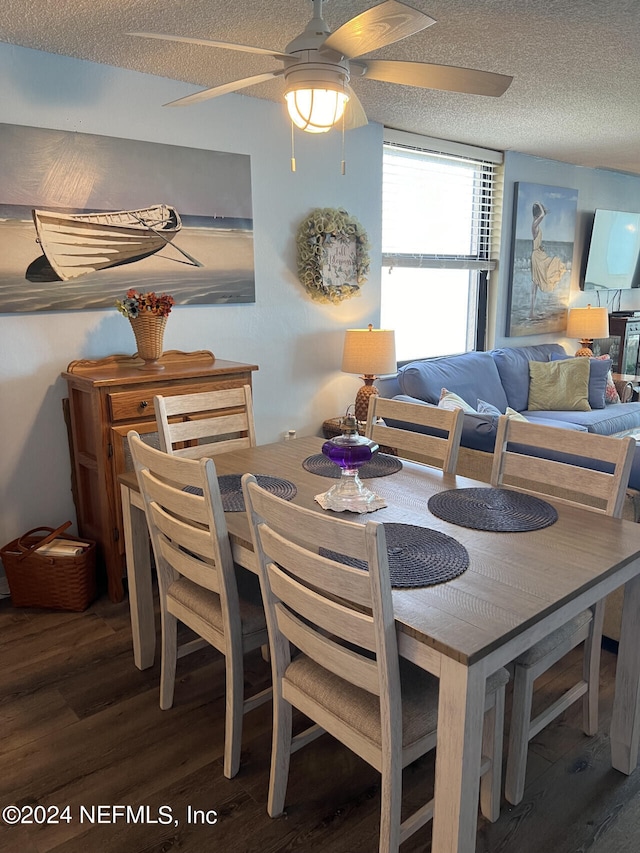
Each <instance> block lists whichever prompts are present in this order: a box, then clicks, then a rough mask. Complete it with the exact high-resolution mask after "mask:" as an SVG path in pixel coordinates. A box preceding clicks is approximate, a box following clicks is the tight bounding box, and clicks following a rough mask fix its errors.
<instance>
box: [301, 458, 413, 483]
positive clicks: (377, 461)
mask: <svg viewBox="0 0 640 853" xmlns="http://www.w3.org/2000/svg"><path fill="white" fill-rule="evenodd" d="M302 467H303V468H304V469H305V471H309V472H310V473H311V474H319V475H320V476H321V477H332V478H333V479H334V480H339V479H340V477H341V475H342V468H341V467H340V466H339V465H336V463H335V462H332V461H331V460H330V459H327V457H326V456H323V455H322V453H316V454H315V456H307V458H306V459H305V460H304V462H303V463H302ZM400 470H402V462H401V461H400V460H399V459H398V457H397V456H387V455H386V453H376V455H375V456H374V457H373V459H371V460H370V461H369V462H365V463H364V465H362V466H361V467H360V468H358V474H359V476H360V479H361V480H368V479H371V477H386V476H387V474H396V473H397V472H398V471H400Z"/></svg>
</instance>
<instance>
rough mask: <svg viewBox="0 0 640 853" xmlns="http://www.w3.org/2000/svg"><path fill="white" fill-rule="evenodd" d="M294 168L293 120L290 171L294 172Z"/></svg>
mask: <svg viewBox="0 0 640 853" xmlns="http://www.w3.org/2000/svg"><path fill="white" fill-rule="evenodd" d="M295 170H296V149H295V142H294V137H293V122H291V171H292V172H295Z"/></svg>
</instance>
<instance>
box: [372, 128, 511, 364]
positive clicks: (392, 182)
mask: <svg viewBox="0 0 640 853" xmlns="http://www.w3.org/2000/svg"><path fill="white" fill-rule="evenodd" d="M501 164H502V154H501V153H500V152H496V151H487V150H486V149H482V148H474V147H471V146H467V145H462V144H460V143H454V142H444V141H442V140H435V139H428V138H425V137H421V136H415V135H413V134H409V133H404V132H401V131H392V130H385V144H384V151H383V195H382V282H381V285H382V286H381V322H382V325H383V326H384V327H385V328H389V329H395V332H396V353H397V356H398V360H399V361H401V362H404V361H409V360H413V359H416V358H431V357H433V356H439V355H452V354H454V353H459V352H465V351H467V350H470V349H478V348H479V349H482V348H483V347H484V343H485V334H486V304H487V292H488V291H487V288H488V275H489V271H490V270H492V269H493V268H494V267H495V261H494V260H493V258H494V257H495V247H496V245H497V244H496V234H497V236H499V225H500V213H501V210H502V168H501ZM494 215H495V220H494V218H493V217H494ZM494 222H495V224H496V226H497V227H495V228H494Z"/></svg>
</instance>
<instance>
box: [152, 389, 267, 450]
mask: <svg viewBox="0 0 640 853" xmlns="http://www.w3.org/2000/svg"><path fill="white" fill-rule="evenodd" d="M154 407H155V412H156V421H157V423H158V435H159V438H160V447H161V448H162V450H164V452H165V453H170V454H173V455H174V456H182V457H185V458H187V459H200V458H202V457H203V456H212V455H214V454H216V453H226V452H227V451H228V450H234V449H239V448H244V447H255V444H256V435H255V425H254V418H253V403H252V399H251V387H250V386H249V385H244V386H242V387H241V388H224V389H220V390H217V391H205V392H202V393H197V394H176V395H174V396H171V397H162V396H156V397H154Z"/></svg>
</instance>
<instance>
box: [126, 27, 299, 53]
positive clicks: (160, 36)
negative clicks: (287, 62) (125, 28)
mask: <svg viewBox="0 0 640 853" xmlns="http://www.w3.org/2000/svg"><path fill="white" fill-rule="evenodd" d="M127 35H128V36H139V37H141V38H147V39H158V40H159V41H178V42H182V43H183V44H200V45H203V46H204V47H222V48H226V49H227V50H241V51H243V52H244V53H255V54H257V55H258V56H272V57H273V58H274V59H291V57H290V55H289V54H288V53H282V52H281V51H279V50H268V49H267V48H264V47H251V46H250V45H248V44H232V43H231V42H228V41H211V40H210V39H198V38H189V37H188V36H168V35H164V34H163V33H127Z"/></svg>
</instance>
